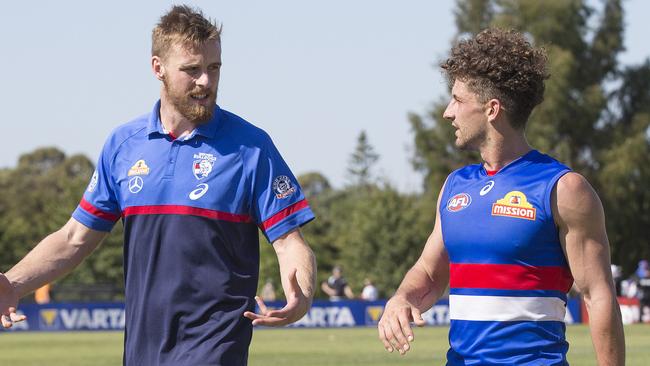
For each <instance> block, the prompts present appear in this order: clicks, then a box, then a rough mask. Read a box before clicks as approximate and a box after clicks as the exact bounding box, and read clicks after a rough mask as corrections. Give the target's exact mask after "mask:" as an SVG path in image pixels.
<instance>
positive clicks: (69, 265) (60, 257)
mask: <svg viewBox="0 0 650 366" xmlns="http://www.w3.org/2000/svg"><path fill="white" fill-rule="evenodd" d="M107 234H108V233H106V232H102V231H96V230H92V229H89V228H88V227H86V226H84V225H83V224H81V223H79V222H78V221H77V220H75V219H74V218H71V219H70V220H69V221H68V222H67V223H66V224H65V225H64V226H63V227H62V228H61V229H59V230H57V231H55V232H54V233H52V234H50V235H48V236H47V237H45V239H43V240H42V241H41V242H40V243H38V245H36V247H34V249H32V250H31V251H30V252H29V253H27V255H26V256H25V257H24V258H23V259H22V260H21V261H20V262H18V264H16V265H15V266H14V267H13V268H11V269H10V270H9V271H8V272H7V273H5V274H4V275H2V274H0V312H2V315H4V316H3V317H2V325H3V326H4V327H5V328H8V327H10V326H11V321H9V320H10V319H12V318H13V319H17V318H16V317H15V316H12V315H11V314H12V313H13V314H15V311H16V307H17V305H18V299H20V298H21V297H23V296H25V295H27V294H29V293H30V292H32V291H34V290H36V289H37V288H39V287H40V286H42V285H44V284H46V283H49V282H52V281H54V280H55V279H57V278H59V277H61V276H63V275H64V274H66V273H68V272H70V271H71V270H72V269H73V268H75V267H76V266H77V265H79V263H81V261H82V260H83V259H84V258H86V257H87V256H88V255H89V254H90V253H92V251H93V250H95V248H97V246H98V245H99V243H100V242H101V241H102V240H103V239H104V238H105V237H106V235H107ZM7 317H8V318H7Z"/></svg>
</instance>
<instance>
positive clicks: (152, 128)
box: [147, 99, 221, 139]
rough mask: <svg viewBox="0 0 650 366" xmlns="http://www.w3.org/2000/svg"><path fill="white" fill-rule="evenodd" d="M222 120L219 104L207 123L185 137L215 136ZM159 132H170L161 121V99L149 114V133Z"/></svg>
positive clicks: (162, 133)
mask: <svg viewBox="0 0 650 366" xmlns="http://www.w3.org/2000/svg"><path fill="white" fill-rule="evenodd" d="M220 120H221V108H219V106H218V105H215V106H214V114H213V115H212V119H211V120H210V121H208V122H207V123H204V124H201V125H199V126H198V127H197V128H195V129H194V131H192V133H190V134H189V135H188V136H187V137H186V138H185V139H191V138H193V137H194V136H196V135H201V136H204V137H208V138H214V137H215V136H216V134H217V129H218V128H219V124H220ZM154 133H158V134H161V135H168V134H169V132H167V131H165V129H164V128H163V124H162V122H161V121H160V99H158V101H157V102H156V104H155V105H154V106H153V110H152V111H151V113H150V114H149V120H148V121H147V134H148V135H151V134H154Z"/></svg>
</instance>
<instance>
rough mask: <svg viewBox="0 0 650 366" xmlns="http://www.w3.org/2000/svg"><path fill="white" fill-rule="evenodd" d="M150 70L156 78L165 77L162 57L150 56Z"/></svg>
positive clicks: (161, 78)
mask: <svg viewBox="0 0 650 366" xmlns="http://www.w3.org/2000/svg"><path fill="white" fill-rule="evenodd" d="M151 70H152V71H153V74H154V76H156V79H158V80H160V81H162V80H163V79H164V78H165V66H164V65H163V64H162V59H161V58H160V57H159V56H152V57H151Z"/></svg>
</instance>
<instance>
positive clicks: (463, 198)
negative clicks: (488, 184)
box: [447, 193, 472, 212]
mask: <svg viewBox="0 0 650 366" xmlns="http://www.w3.org/2000/svg"><path fill="white" fill-rule="evenodd" d="M470 203H472V197H471V196H470V195H469V194H467V193H458V194H457V195H455V196H453V197H452V198H451V199H449V202H447V211H449V212H458V211H460V210H462V209H464V208H465V207H467V206H469V204H470Z"/></svg>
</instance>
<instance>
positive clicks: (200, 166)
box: [192, 153, 217, 180]
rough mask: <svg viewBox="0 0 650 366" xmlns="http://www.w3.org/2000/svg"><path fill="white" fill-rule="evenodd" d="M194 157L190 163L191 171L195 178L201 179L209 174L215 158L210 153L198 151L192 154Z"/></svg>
mask: <svg viewBox="0 0 650 366" xmlns="http://www.w3.org/2000/svg"><path fill="white" fill-rule="evenodd" d="M194 159H196V160H194V162H193V163H192V172H193V173H194V176H195V177H196V179H199V180H201V179H203V178H207V176H208V175H210V172H211V171H212V167H213V166H214V162H215V161H216V160H217V158H215V157H214V155H212V154H207V153H198V154H194Z"/></svg>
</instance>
